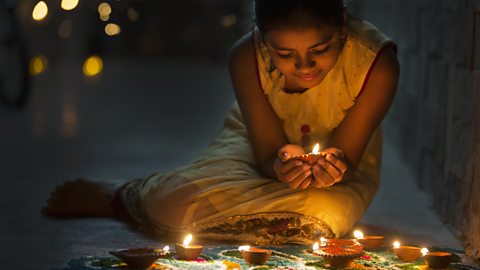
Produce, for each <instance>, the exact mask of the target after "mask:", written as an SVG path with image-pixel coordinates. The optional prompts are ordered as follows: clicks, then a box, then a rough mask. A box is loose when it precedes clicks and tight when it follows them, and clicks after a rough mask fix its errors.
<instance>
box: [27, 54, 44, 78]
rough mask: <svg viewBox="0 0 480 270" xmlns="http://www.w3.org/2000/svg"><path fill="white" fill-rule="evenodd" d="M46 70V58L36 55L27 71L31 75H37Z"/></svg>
mask: <svg viewBox="0 0 480 270" xmlns="http://www.w3.org/2000/svg"><path fill="white" fill-rule="evenodd" d="M46 68H47V58H45V56H43V55H41V54H40V55H37V56H35V57H33V58H32V60H31V61H30V65H29V71H30V74H31V75H34V76H35V75H39V74H41V73H43V72H44V71H45V69H46Z"/></svg>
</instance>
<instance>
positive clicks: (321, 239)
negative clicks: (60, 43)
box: [320, 237, 327, 247]
mask: <svg viewBox="0 0 480 270" xmlns="http://www.w3.org/2000/svg"><path fill="white" fill-rule="evenodd" d="M320 243H321V244H322V247H323V246H326V245H327V239H326V238H325V237H321V238H320Z"/></svg>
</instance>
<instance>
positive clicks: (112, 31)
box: [105, 23, 122, 36]
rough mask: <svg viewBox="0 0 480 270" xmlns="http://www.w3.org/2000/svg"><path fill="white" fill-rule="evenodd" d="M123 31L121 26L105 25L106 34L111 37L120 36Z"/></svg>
mask: <svg viewBox="0 0 480 270" xmlns="http://www.w3.org/2000/svg"><path fill="white" fill-rule="evenodd" d="M121 31H122V29H121V28H120V26H119V25H118V24H115V23H109V24H107V25H105V33H106V34H107V35H109V36H115V35H118V34H120V32H121Z"/></svg>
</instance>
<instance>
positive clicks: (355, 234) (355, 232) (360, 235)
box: [353, 230, 363, 239]
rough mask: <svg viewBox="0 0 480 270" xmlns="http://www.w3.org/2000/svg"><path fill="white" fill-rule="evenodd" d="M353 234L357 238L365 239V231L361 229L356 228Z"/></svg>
mask: <svg viewBox="0 0 480 270" xmlns="http://www.w3.org/2000/svg"><path fill="white" fill-rule="evenodd" d="M353 236H355V238H357V239H363V233H362V232H361V231H359V230H355V231H354V232H353Z"/></svg>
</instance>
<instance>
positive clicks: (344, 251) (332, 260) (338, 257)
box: [313, 242, 363, 268]
mask: <svg viewBox="0 0 480 270" xmlns="http://www.w3.org/2000/svg"><path fill="white" fill-rule="evenodd" d="M313 253H314V254H316V255H318V256H321V257H322V258H323V259H324V260H325V262H326V263H327V264H328V265H329V266H330V267H332V268H347V267H349V266H350V265H351V264H352V263H353V261H354V260H355V259H356V258H359V257H361V256H362V255H363V250H359V249H354V248H348V247H341V246H321V247H320V246H319V244H318V242H315V243H314V244H313Z"/></svg>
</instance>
